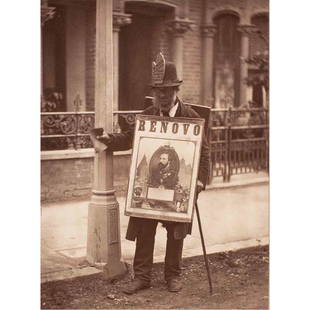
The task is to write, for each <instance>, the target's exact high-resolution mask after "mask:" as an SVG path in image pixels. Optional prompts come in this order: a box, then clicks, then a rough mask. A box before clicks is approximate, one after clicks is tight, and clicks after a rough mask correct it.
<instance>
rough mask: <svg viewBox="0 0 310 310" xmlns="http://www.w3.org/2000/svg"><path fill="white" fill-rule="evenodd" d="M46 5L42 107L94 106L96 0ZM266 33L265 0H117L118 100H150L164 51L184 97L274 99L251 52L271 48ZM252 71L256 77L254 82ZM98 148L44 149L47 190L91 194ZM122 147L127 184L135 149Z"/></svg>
mask: <svg viewBox="0 0 310 310" xmlns="http://www.w3.org/2000/svg"><path fill="white" fill-rule="evenodd" d="M41 7H42V10H41V11H42V25H41V29H42V54H41V55H42V57H41V61H42V104H41V111H42V112H77V111H79V112H83V111H84V112H92V111H94V105H95V65H96V64H95V47H96V42H95V40H96V0H44V1H42V4H41ZM268 37H269V3H268V0H259V1H257V0H167V1H164V0H138V1H137V0H136V1H130V0H114V1H113V76H112V77H111V79H113V102H111V110H112V111H114V112H115V113H116V112H117V111H132V110H141V109H143V108H145V106H146V105H148V104H149V102H148V101H147V100H146V98H148V97H150V96H152V94H151V90H150V87H149V83H150V80H151V63H152V61H153V60H154V58H155V56H156V55H157V54H158V52H162V53H163V54H164V55H165V57H166V59H167V60H171V61H174V62H175V63H176V66H177V70H178V74H179V76H180V78H181V79H183V80H184V82H183V84H182V87H181V91H180V97H181V98H182V99H183V100H184V101H185V102H188V103H192V104H200V105H206V106H210V107H212V108H228V107H240V106H244V105H247V104H249V102H250V103H251V104H252V105H253V106H254V107H267V105H268V98H267V91H266V87H265V86H264V83H262V81H261V76H260V73H259V71H258V68H257V67H256V66H255V65H253V64H249V63H248V62H247V61H246V60H247V59H249V58H250V57H253V56H255V55H267V53H268ZM249 78H252V79H253V80H254V81H256V82H255V83H252V84H251V85H248V84H247V83H246V81H247V80H248V79H249ZM114 122H115V120H114ZM92 157H93V151H92V150H91V149H87V148H86V149H81V150H70V149H69V150H68V149H66V150H58V151H53V150H47V151H43V152H42V199H43V200H55V199H62V197H63V198H72V197H75V196H83V195H87V193H89V192H90V188H91V178H92V176H91V171H92ZM115 157H116V158H115V163H116V168H115V170H119V169H121V170H119V173H118V175H119V176H117V175H116V182H119V184H122V182H124V179H125V178H126V173H128V171H129V161H130V159H129V157H130V155H128V153H121V154H115ZM127 167H128V168H127ZM120 171H122V173H121V172H120ZM53 175H54V177H53ZM74 180H75V181H74ZM76 181H77V183H78V184H79V185H76Z"/></svg>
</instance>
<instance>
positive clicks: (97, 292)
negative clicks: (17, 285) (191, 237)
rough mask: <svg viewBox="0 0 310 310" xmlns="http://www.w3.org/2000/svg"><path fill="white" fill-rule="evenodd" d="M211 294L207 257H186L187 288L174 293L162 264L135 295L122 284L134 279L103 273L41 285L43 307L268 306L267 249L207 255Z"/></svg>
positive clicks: (200, 307) (184, 273)
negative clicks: (149, 283) (149, 284)
mask: <svg viewBox="0 0 310 310" xmlns="http://www.w3.org/2000/svg"><path fill="white" fill-rule="evenodd" d="M209 263H210V271H211V277H212V283H213V295H212V296H210V294H209V286H208V278H207V272H206V268H205V264H204V259H203V256H196V257H191V258H187V259H184V260H183V267H182V269H183V273H182V280H183V290H182V291H180V292H178V293H170V292H168V291H167V289H166V283H165V282H164V280H163V264H155V265H154V268H153V280H152V287H151V288H150V289H147V290H143V291H140V292H138V293H137V294H134V295H126V294H124V293H122V292H121V288H122V287H123V286H124V285H126V283H128V282H129V281H130V280H131V276H132V275H131V273H130V272H129V273H127V274H126V275H125V276H124V277H123V278H122V279H118V280H113V281H106V280H103V279H102V277H101V275H100V274H96V275H91V276H87V277H82V278H75V279H72V280H65V281H56V282H47V283H44V284H42V285H41V308H42V309H268V304H269V247H268V246H263V247H254V248H248V249H243V250H239V251H235V252H232V251H229V252H224V253H218V254H213V255H209Z"/></svg>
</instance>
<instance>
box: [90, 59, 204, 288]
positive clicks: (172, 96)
mask: <svg viewBox="0 0 310 310" xmlns="http://www.w3.org/2000/svg"><path fill="white" fill-rule="evenodd" d="M182 82H183V81H182V80H179V79H178V78H177V72H176V67H175V65H174V64H173V63H171V62H165V59H164V57H163V55H162V54H159V56H158V57H157V60H156V62H155V63H153V70H152V84H151V87H152V89H153V91H154V105H153V106H151V107H149V108H147V109H146V110H144V111H143V113H142V114H144V115H159V116H165V117H169V118H171V117H172V118H173V117H187V118H199V115H198V114H197V113H196V112H195V111H194V110H193V109H191V108H190V107H188V106H186V105H184V104H183V103H182V101H181V100H180V99H179V98H178V97H177V92H178V90H179V86H180V85H181V83H182ZM95 130H96V129H95ZM133 132H134V128H129V129H128V130H127V131H125V132H122V133H118V134H104V135H103V136H98V137H97V138H98V140H99V141H101V142H103V143H104V144H105V145H106V146H107V147H108V148H109V149H110V150H112V151H121V150H127V149H130V148H131V147H132V141H133ZM166 160H167V158H166V157H165V158H162V162H165V161H166ZM208 173H209V152H208V146H207V143H206V139H205V138H203V142H202V148H201V157H200V167H199V173H198V180H197V189H196V191H197V194H198V193H199V192H200V191H201V190H202V189H203V188H204V187H205V185H206V180H207V176H208ZM158 222H159V221H158V220H154V219H144V218H137V217H130V219H129V224H128V229H127V234H126V239H128V240H131V241H135V240H136V251H135V256H134V262H133V268H134V274H135V276H134V280H133V281H132V282H131V283H130V284H129V285H128V286H127V287H125V288H124V289H123V292H125V293H127V294H133V293H136V292H137V291H139V290H142V289H145V288H148V287H150V281H151V270H152V265H153V251H154V242H155V233H156V227H157V224H158ZM160 222H162V223H163V225H164V227H165V228H166V229H167V244H166V256H165V268H164V274H165V280H166V282H167V288H168V291H170V292H178V291H180V290H181V289H182V284H181V280H180V275H181V260H182V250H183V240H184V238H185V237H186V235H187V234H190V233H191V224H190V223H180V222H170V221H160Z"/></svg>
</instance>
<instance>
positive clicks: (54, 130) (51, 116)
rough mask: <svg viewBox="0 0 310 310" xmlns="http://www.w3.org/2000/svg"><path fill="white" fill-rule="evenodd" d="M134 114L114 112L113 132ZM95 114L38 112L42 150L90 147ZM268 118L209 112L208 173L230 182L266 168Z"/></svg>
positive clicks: (263, 113)
mask: <svg viewBox="0 0 310 310" xmlns="http://www.w3.org/2000/svg"><path fill="white" fill-rule="evenodd" d="M139 113H141V110H137V111H115V112H114V115H113V131H114V132H120V131H122V130H125V129H126V128H127V127H128V126H129V125H130V124H132V123H134V122H135V115H136V114H139ZM94 116H95V115H94V112H45V113H41V150H42V151H48V150H64V149H76V150H78V149H82V148H91V147H92V143H91V141H90V138H89V131H90V130H91V129H92V128H93V127H94V123H95V122H94ZM268 124H269V116H268V110H267V109H257V108H255V109H253V108H252V109H236V108H229V109H212V110H211V117H210V126H209V131H208V139H209V143H210V157H211V163H210V164H211V167H210V168H211V169H210V171H211V173H210V176H209V178H208V179H209V181H208V183H211V182H212V179H213V178H214V177H222V178H223V181H224V182H228V181H230V178H231V176H232V175H234V174H243V173H250V172H258V171H268V169H269V157H268V154H269V152H268V151H269V126H268Z"/></svg>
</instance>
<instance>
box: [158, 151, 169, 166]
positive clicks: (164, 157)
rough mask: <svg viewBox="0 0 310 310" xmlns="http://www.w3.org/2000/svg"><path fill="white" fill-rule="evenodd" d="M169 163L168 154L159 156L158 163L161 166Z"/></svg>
mask: <svg viewBox="0 0 310 310" xmlns="http://www.w3.org/2000/svg"><path fill="white" fill-rule="evenodd" d="M168 161H169V156H168V154H161V155H160V158H159V162H160V163H161V164H162V165H163V166H166V165H167V164H168Z"/></svg>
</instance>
